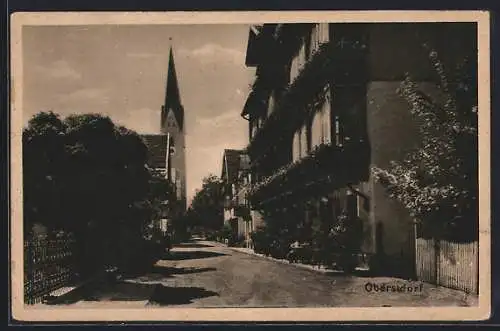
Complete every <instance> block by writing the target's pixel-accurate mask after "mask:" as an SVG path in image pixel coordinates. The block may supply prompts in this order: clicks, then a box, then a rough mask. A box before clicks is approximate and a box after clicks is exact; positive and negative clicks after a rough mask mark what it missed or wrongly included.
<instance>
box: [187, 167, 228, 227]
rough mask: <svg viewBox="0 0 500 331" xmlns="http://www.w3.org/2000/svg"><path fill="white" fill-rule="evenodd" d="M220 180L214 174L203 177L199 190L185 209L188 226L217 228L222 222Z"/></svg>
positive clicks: (222, 200)
mask: <svg viewBox="0 0 500 331" xmlns="http://www.w3.org/2000/svg"><path fill="white" fill-rule="evenodd" d="M222 185H223V183H222V181H221V180H220V179H219V178H218V177H217V176H215V175H212V174H211V175H209V176H207V177H205V178H203V185H202V188H201V190H199V191H197V192H196V194H195V196H194V198H193V201H192V202H191V206H190V207H189V209H188V211H187V215H188V219H189V223H190V226H200V227H204V228H206V229H210V230H218V229H220V228H221V227H222V223H223V214H222V210H223V202H224V196H223V194H222Z"/></svg>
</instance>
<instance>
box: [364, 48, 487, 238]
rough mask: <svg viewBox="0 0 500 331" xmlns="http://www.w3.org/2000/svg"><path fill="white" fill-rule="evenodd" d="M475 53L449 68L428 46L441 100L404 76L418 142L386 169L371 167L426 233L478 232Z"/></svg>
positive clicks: (472, 235) (473, 234)
mask: <svg viewBox="0 0 500 331" xmlns="http://www.w3.org/2000/svg"><path fill="white" fill-rule="evenodd" d="M476 56H477V55H474V54H471V55H470V56H468V57H465V58H464V60H463V61H462V62H461V63H460V64H459V66H458V67H457V68H451V69H455V70H454V71H450V70H448V69H449V68H445V66H444V64H443V62H442V61H441V60H440V59H439V57H438V54H437V52H436V51H433V50H431V51H430V60H431V62H432V64H433V67H434V68H435V71H436V74H437V77H438V78H439V84H438V86H439V88H440V91H441V92H442V94H443V96H444V102H443V101H440V100H438V98H432V97H430V96H428V95H426V94H424V93H423V92H421V91H420V90H419V89H418V86H417V84H416V83H415V82H414V81H413V80H412V79H411V77H409V76H408V77H407V78H406V79H405V80H404V82H403V83H402V85H401V88H400V94H401V95H402V96H403V97H404V98H405V99H406V100H407V101H408V103H409V105H410V111H411V113H412V114H413V115H414V117H415V119H416V122H417V123H418V124H419V130H420V135H421V139H422V142H421V146H420V147H419V148H418V149H416V150H415V151H413V152H412V153H409V154H408V155H407V156H406V158H404V159H403V160H402V161H393V162H392V163H391V166H390V167H389V168H387V169H380V168H377V167H374V168H373V173H374V175H375V177H376V178H377V179H378V180H379V181H380V183H381V184H383V185H384V186H385V187H386V189H387V191H388V192H389V194H390V196H391V197H392V198H394V199H396V200H397V201H399V202H401V203H402V205H403V206H404V207H405V208H406V209H408V210H409V212H410V214H411V215H412V216H413V217H414V218H415V219H416V220H417V221H418V222H419V223H420V224H421V225H422V229H424V232H425V233H427V234H426V235H432V236H446V237H450V238H451V237H453V238H454V239H457V240H458V239H460V240H472V239H475V238H476V237H477V235H478V228H477V225H478V201H477V195H478V170H477V161H478V160H477V158H478V149H477V147H478V141H477V139H478V136H477V134H478V132H477V63H476V61H477V59H476Z"/></svg>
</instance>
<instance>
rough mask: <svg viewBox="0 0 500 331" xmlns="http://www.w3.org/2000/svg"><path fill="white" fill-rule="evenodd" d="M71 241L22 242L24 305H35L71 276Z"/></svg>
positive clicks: (72, 263) (58, 239) (72, 247)
mask: <svg viewBox="0 0 500 331" xmlns="http://www.w3.org/2000/svg"><path fill="white" fill-rule="evenodd" d="M74 251H75V240H74V239H73V238H57V239H38V238H37V239H29V240H25V241H24V302H25V303H26V304H35V303H39V302H41V301H42V300H43V298H44V297H45V296H46V295H48V294H50V293H51V292H52V291H54V290H57V289H58V288H61V287H63V286H65V285H67V284H68V283H69V282H71V281H72V280H73V279H74V277H75V268H74V260H73V256H74Z"/></svg>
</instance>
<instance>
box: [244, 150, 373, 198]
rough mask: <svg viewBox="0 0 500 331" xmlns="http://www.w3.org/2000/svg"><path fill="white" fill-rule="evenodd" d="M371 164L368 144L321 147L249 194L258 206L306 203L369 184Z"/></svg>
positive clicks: (280, 171)
mask: <svg viewBox="0 0 500 331" xmlns="http://www.w3.org/2000/svg"><path fill="white" fill-rule="evenodd" d="M369 164H370V153H369V146H368V143H367V142H358V143H349V144H347V145H345V146H335V145H330V144H323V145H319V146H318V147H317V148H316V149H315V150H313V151H312V152H311V153H310V154H309V155H307V156H306V157H304V158H301V159H299V160H297V161H295V162H292V163H290V164H288V165H286V166H285V167H282V168H281V169H279V170H278V171H277V172H275V173H274V174H273V175H272V176H270V177H267V178H266V179H264V180H263V181H261V182H259V183H257V184H256V185H255V186H254V187H252V189H251V191H250V192H249V197H250V201H251V203H252V204H253V205H254V206H262V205H265V204H269V203H273V202H274V203H280V201H283V200H286V201H289V200H302V199H303V198H304V197H311V196H315V195H321V194H325V193H328V192H331V191H332V190H333V189H335V188H338V187H341V186H345V185H347V184H349V183H352V182H358V181H360V180H366V179H367V177H368V169H369Z"/></svg>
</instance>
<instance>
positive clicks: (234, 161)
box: [221, 149, 250, 184]
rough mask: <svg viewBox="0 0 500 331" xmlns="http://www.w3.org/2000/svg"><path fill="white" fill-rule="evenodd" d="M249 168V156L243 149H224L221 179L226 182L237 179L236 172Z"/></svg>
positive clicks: (230, 182)
mask: <svg viewBox="0 0 500 331" xmlns="http://www.w3.org/2000/svg"><path fill="white" fill-rule="evenodd" d="M248 169H250V158H249V156H248V154H247V153H246V152H245V151H244V150H236V149H225V150H224V155H223V158H222V175H221V179H222V180H223V181H224V182H225V183H228V184H232V183H235V182H236V181H237V180H238V173H239V172H240V171H242V170H248Z"/></svg>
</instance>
